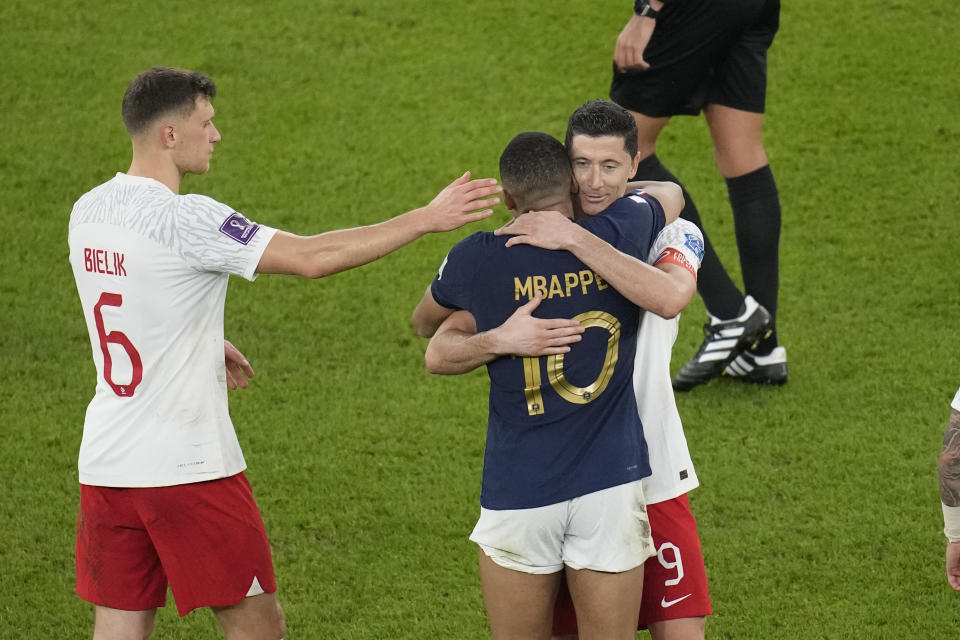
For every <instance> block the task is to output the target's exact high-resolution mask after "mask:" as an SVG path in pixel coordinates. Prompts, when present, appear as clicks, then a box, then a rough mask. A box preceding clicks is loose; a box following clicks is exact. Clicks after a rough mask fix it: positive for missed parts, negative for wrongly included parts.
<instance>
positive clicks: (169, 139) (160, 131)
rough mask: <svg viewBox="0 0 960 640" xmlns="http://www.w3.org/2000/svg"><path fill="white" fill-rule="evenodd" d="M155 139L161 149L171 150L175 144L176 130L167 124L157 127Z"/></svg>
mask: <svg viewBox="0 0 960 640" xmlns="http://www.w3.org/2000/svg"><path fill="white" fill-rule="evenodd" d="M157 137H158V138H159V139H160V146H161V147H162V148H164V149H172V148H173V147H174V146H175V145H176V144H177V128H176V127H175V126H173V124H171V123H169V122H168V123H164V124H162V125H160V126H159V127H157Z"/></svg>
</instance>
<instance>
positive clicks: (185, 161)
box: [174, 97, 220, 174]
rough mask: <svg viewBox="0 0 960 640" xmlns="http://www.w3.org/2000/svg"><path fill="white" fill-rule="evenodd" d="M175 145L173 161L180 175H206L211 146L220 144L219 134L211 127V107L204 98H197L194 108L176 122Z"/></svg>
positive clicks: (208, 167)
mask: <svg viewBox="0 0 960 640" xmlns="http://www.w3.org/2000/svg"><path fill="white" fill-rule="evenodd" d="M175 126H176V135H177V145H176V148H175V152H174V161H175V162H176V164H177V167H179V169H180V173H183V174H186V173H206V172H207V170H208V169H210V157H211V156H212V155H213V145H215V144H216V143H218V142H220V132H219V131H217V128H216V127H215V126H214V125H213V105H212V104H210V100H208V99H207V98H205V97H200V98H197V104H196V107H194V109H193V111H192V112H191V113H190V115H189V116H188V117H186V118H182V119H178V120H177V122H176V125H175Z"/></svg>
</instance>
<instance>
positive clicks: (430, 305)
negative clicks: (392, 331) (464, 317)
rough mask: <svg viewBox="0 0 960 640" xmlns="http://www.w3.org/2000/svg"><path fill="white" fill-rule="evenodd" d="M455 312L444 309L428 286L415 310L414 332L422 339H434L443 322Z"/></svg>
mask: <svg viewBox="0 0 960 640" xmlns="http://www.w3.org/2000/svg"><path fill="white" fill-rule="evenodd" d="M454 311H455V309H449V308H447V307H444V306H443V305H441V304H439V303H438V302H437V301H436V300H434V299H433V292H432V291H430V286H429V285H428V286H427V290H426V291H424V292H423V297H422V298H420V302H419V303H418V304H417V308H416V309H414V310H413V332H414V333H415V334H417V335H418V336H420V337H421V338H432V337H433V335H434V334H435V333H436V332H437V329H439V328H440V325H441V324H442V323H443V321H444V320H446V319H447V318H448V317H449V316H450V314H451V313H453V312H454ZM471 317H472V316H471Z"/></svg>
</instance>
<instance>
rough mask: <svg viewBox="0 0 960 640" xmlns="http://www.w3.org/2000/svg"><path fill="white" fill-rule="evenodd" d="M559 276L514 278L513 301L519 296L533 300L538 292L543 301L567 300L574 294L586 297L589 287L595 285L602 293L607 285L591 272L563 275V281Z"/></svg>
mask: <svg viewBox="0 0 960 640" xmlns="http://www.w3.org/2000/svg"><path fill="white" fill-rule="evenodd" d="M560 278H561V277H560V276H559V275H557V274H555V273H554V274H551V275H549V276H527V277H526V279H525V280H522V281H521V280H520V278H517V277H514V279H513V295H514V298H513V299H514V300H519V299H520V296H527V299H528V300H533V298H534V296H536V295H537V293H538V292H539V293H540V295H541V296H542V297H543V299H544V300H547V299H549V298H553V297H555V296H556V297H558V298H569V297H570V296H571V295H573V294H574V293H577V289H579V290H580V291H579V293H582V294H583V295H587V292H588V289H589V287H590V285H595V286H596V287H597V291H603V290H604V289H606V288H607V287H608V286H610V285H608V284H607V283H606V282H604V281H603V279H602V278H601V277H600V276H598V275H597V274H596V273H594V272H593V271H590V270H587V269H584V270H583V271H574V272H571V273H564V274H563V281H562V282H561V280H560Z"/></svg>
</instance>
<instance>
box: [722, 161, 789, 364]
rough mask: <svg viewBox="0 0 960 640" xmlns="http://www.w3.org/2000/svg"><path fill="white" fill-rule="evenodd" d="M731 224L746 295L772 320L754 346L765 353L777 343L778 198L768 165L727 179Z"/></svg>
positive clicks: (778, 277)
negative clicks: (769, 329)
mask: <svg viewBox="0 0 960 640" xmlns="http://www.w3.org/2000/svg"><path fill="white" fill-rule="evenodd" d="M727 193H728V194H729V195H730V206H731V207H733V224H734V230H735V232H736V235H737V249H738V250H739V252H740V269H741V271H742V272H743V286H744V289H746V292H747V294H749V295H751V296H753V297H754V298H756V300H757V302H759V303H760V304H762V305H763V306H764V307H765V308H766V309H767V311H769V312H770V315H771V316H772V317H773V320H774V324H773V326H774V329H773V333H771V334H770V337H769V338H767V339H766V340H764V341H763V342H761V343H760V344H759V345H758V346H757V349H756V352H757V353H759V354H766V353H769V352H770V351H772V350H773V348H774V347H776V346H777V330H776V318H777V290H778V288H779V282H780V275H779V265H780V257H779V247H780V217H781V214H780V198H779V196H778V193H777V183H776V182H774V180H773V172H772V171H771V170H770V165H766V166H763V167H760V168H759V169H757V170H756V171H752V172H750V173H748V174H746V175H743V176H739V177H737V178H728V179H727Z"/></svg>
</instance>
